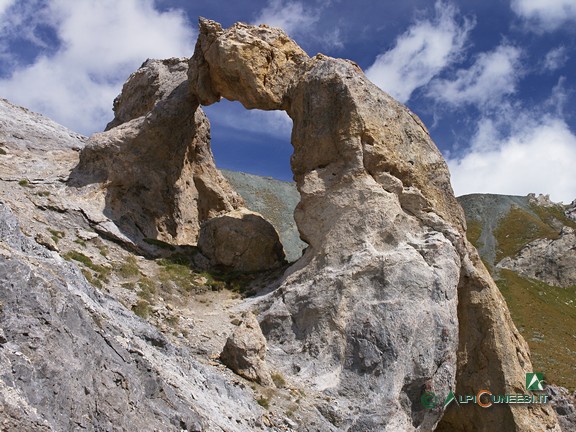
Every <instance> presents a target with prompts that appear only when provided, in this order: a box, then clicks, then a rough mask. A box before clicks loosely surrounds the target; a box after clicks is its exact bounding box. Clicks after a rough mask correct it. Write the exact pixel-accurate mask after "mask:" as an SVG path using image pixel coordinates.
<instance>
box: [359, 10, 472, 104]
mask: <svg viewBox="0 0 576 432" xmlns="http://www.w3.org/2000/svg"><path fill="white" fill-rule="evenodd" d="M457 15H458V10H457V9H456V7H455V6H454V5H452V4H449V3H445V2H443V1H437V2H436V4H435V16H434V18H433V19H426V20H419V21H416V23H414V24H413V25H412V26H411V27H410V28H409V29H408V30H406V32H404V33H403V34H402V35H400V36H399V37H398V38H397V39H396V43H395V45H394V47H393V48H392V49H391V50H389V51H387V52H385V53H383V54H380V55H379V56H377V57H376V60H375V62H374V63H373V64H372V65H371V66H370V67H369V68H368V69H367V70H366V75H367V76H368V78H370V79H371V80H372V81H373V82H374V83H375V84H376V85H377V86H379V87H380V88H382V89H383V90H385V91H387V92H388V93H390V94H391V95H392V96H393V97H395V98H396V99H398V100H399V101H401V102H407V101H408V100H409V99H410V96H411V95H412V92H413V91H414V90H416V89H417V88H419V87H422V86H424V85H426V84H428V83H429V82H430V80H431V79H432V78H434V77H435V76H436V75H438V74H439V73H440V72H441V71H442V70H443V69H445V68H446V67H448V66H449V65H451V64H453V63H454V62H455V61H456V60H458V59H459V58H460V56H461V54H462V53H463V51H464V48H465V43H466V40H467V37H468V34H469V32H470V30H471V29H472V28H473V26H474V23H473V21H471V20H470V19H463V20H460V21H461V22H459V20H458V19H457Z"/></svg>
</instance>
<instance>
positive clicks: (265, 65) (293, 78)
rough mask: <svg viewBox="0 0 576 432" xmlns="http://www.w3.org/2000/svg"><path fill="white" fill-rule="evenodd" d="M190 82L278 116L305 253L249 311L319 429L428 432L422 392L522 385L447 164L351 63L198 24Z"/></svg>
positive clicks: (411, 118)
mask: <svg viewBox="0 0 576 432" xmlns="http://www.w3.org/2000/svg"><path fill="white" fill-rule="evenodd" d="M189 79H190V86H191V92H192V94H194V95H197V96H198V98H199V101H200V103H202V104H210V103H213V102H216V101H218V100H219V99H220V97H226V98H228V99H231V100H238V101H240V102H241V103H242V104H243V105H244V106H245V107H247V108H260V109H284V110H286V111H287V113H288V114H289V115H290V117H291V118H292V120H293V123H294V128H293V133H292V143H293V145H294V155H293V156H292V159H291V164H292V169H293V172H294V178H295V180H296V183H297V187H298V191H299V192H300V195H301V201H300V203H299V204H298V206H297V208H296V213H295V218H296V222H297V225H298V229H299V231H300V235H301V238H302V239H303V240H305V241H306V242H307V243H308V244H309V247H308V249H307V250H306V253H305V254H304V257H303V258H302V259H301V260H300V261H298V262H297V263H296V264H295V265H294V266H293V267H292V268H291V269H290V270H289V271H288V272H287V274H286V275H285V277H284V279H283V280H282V281H281V283H280V286H279V288H278V289H277V290H275V291H274V292H272V293H270V294H269V295H267V296H265V297H263V298H262V299H260V300H259V301H258V302H257V308H258V309H259V310H260V315H259V319H260V325H261V328H262V331H263V333H264V335H265V336H266V338H267V340H268V344H269V355H268V361H269V363H271V364H272V365H273V367H274V368H275V369H278V370H280V371H281V372H282V373H283V374H285V375H286V376H288V377H289V379H290V380H291V381H294V382H298V383H300V384H301V385H305V386H309V387H310V388H312V389H314V390H316V391H322V392H324V394H326V395H327V396H328V397H331V398H333V400H335V401H337V403H331V402H326V403H319V404H318V409H319V410H320V412H322V413H323V415H324V416H325V418H326V419H327V420H328V421H330V423H332V424H333V425H334V426H335V427H336V428H338V429H342V430H383V431H384V430H390V431H397V430H431V429H433V428H434V427H435V426H436V424H437V423H438V422H439V420H440V417H441V416H442V412H441V411H438V410H426V409H424V408H423V407H422V405H421V403H420V396H421V394H422V393H423V392H424V391H425V390H431V391H434V392H436V393H438V394H447V393H448V391H449V389H450V388H453V386H454V384H455V381H456V390H457V392H460V391H461V392H462V393H464V392H465V391H466V390H469V389H471V388H473V389H476V390H477V389H479V388H483V387H485V386H486V385H490V388H491V389H492V390H493V391H496V392H502V393H504V392H511V391H513V390H515V389H519V388H522V387H523V386H524V378H525V376H524V372H527V371H531V365H530V359H529V354H528V349H527V346H526V344H525V342H524V341H523V339H522V338H521V336H520V335H519V334H518V332H517V330H516V328H515V327H514V325H513V323H512V321H511V319H510V316H509V313H508V310H507V308H506V305H505V303H504V301H503V299H502V297H501V295H500V293H499V291H498V289H497V288H496V286H495V284H494V283H493V281H492V279H491V278H490V276H489V274H488V273H487V271H486V269H485V268H484V266H483V265H482V263H481V262H480V260H479V258H478V255H477V254H476V252H475V250H474V248H473V247H472V246H470V245H469V244H468V243H467V242H466V240H465V237H464V225H465V224H464V217H463V214H462V211H461V208H460V207H459V206H458V204H457V202H456V200H455V198H454V195H453V193H452V189H451V187H450V182H449V175H448V170H447V167H446V164H445V162H444V160H443V159H442V157H441V155H440V153H439V151H438V149H437V148H436V147H435V145H434V144H433V143H432V141H431V140H430V137H429V134H428V132H427V130H426V128H425V127H424V126H423V125H422V123H421V122H420V120H418V118H417V117H416V116H415V115H414V114H413V113H411V112H410V111H409V110H408V109H407V108H406V107H404V106H402V105H400V104H399V103H398V102H396V101H394V100H393V99H392V98H391V97H390V96H388V95H387V94H385V93H384V92H382V91H381V90H379V89H378V88H377V87H376V86H374V85H373V84H372V83H370V82H369V81H368V80H367V79H366V77H365V76H364V74H363V73H362V71H361V70H360V69H359V67H358V66H357V65H355V64H354V63H352V62H349V61H346V60H339V59H333V58H329V57H326V56H323V55H317V56H316V57H314V58H308V57H307V56H306V54H305V53H304V52H303V51H302V50H301V49H300V48H299V47H298V46H297V45H296V44H295V43H294V42H292V41H291V40H290V39H289V38H288V37H287V36H286V35H285V34H284V33H283V32H282V31H280V30H277V29H272V28H269V27H266V26H260V27H251V26H247V25H244V24H236V25H234V26H232V27H231V28H229V29H226V30H224V29H222V28H221V27H220V25H219V24H217V23H215V22H212V21H208V20H201V22H200V36H199V39H198V42H197V46H196V51H195V53H194V56H193V57H192V59H191V61H190V69H189ZM478 329H481V331H478ZM456 353H458V354H457V355H455V354H456ZM383 388H385V389H386V391H385V392H383V391H382V389H383ZM544 425H545V427H549V428H554V427H557V423H556V420H555V416H554V413H553V412H552V411H551V410H550V409H549V408H547V407H541V408H537V409H524V408H522V409H521V410H520V409H516V408H514V407H511V406H507V407H502V409H500V410H493V411H491V412H489V413H486V412H483V413H479V412H476V411H474V410H467V411H466V412H458V413H457V415H456V414H454V415H448V413H447V415H446V416H445V417H444V420H443V422H442V425H441V427H442V428H444V429H445V430H467V431H470V430H494V428H497V429H506V428H507V429H510V430H513V429H518V430H526V431H529V430H541V429H542V428H543V427H544Z"/></svg>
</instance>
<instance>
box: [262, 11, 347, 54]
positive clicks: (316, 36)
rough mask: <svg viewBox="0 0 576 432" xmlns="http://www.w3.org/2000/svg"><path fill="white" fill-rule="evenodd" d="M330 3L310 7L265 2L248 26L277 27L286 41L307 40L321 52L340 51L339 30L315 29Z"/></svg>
mask: <svg viewBox="0 0 576 432" xmlns="http://www.w3.org/2000/svg"><path fill="white" fill-rule="evenodd" d="M331 3H332V2H331V0H316V2H314V3H312V2H307V3H303V2H300V1H290V0H268V3H267V4H266V6H265V7H264V9H262V10H261V11H260V12H259V13H258V14H257V15H256V18H255V19H254V21H253V22H252V24H254V25H259V24H267V25H269V26H272V27H279V28H281V29H282V30H284V31H285V32H286V33H287V34H288V35H290V37H293V38H297V39H298V40H300V41H302V40H304V39H308V40H312V41H314V42H316V43H318V44H320V45H321V46H322V47H323V48H324V49H340V48H343V46H344V42H343V40H342V34H341V32H340V29H339V28H331V29H329V30H325V29H323V28H322V27H321V26H315V24H316V23H317V22H318V21H319V20H320V17H321V15H322V11H323V10H324V9H325V8H327V7H328V6H330V5H331ZM311 4H312V6H311Z"/></svg>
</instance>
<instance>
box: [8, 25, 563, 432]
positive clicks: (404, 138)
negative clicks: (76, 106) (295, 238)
mask: <svg viewBox="0 0 576 432" xmlns="http://www.w3.org/2000/svg"><path fill="white" fill-rule="evenodd" d="M221 97H226V98H229V99H234V100H239V101H240V102H242V103H243V104H244V106H246V107H248V108H261V109H284V110H286V111H287V112H288V114H289V115H290V117H291V118H292V120H293V122H294V130H293V134H292V137H293V145H294V155H293V157H292V160H291V163H292V168H293V171H294V177H295V180H296V183H297V188H298V192H299V193H300V195H301V201H300V203H299V204H298V206H297V207H296V211H295V217H296V222H297V224H298V229H299V233H300V236H301V238H302V239H303V240H305V241H306V242H307V243H308V245H309V246H308V248H307V249H306V251H305V253H304V256H303V257H302V258H301V259H300V260H298V261H297V262H296V263H295V264H294V265H293V266H292V267H290V268H289V270H288V271H287V272H286V273H285V274H284V275H283V276H282V277H281V278H280V280H276V281H274V282H273V283H271V284H270V285H269V286H267V287H266V288H267V289H266V290H263V291H260V292H259V295H258V296H255V297H252V298H246V299H242V298H241V297H240V296H236V297H235V298H234V299H233V301H234V302H235V303H231V304H233V305H234V306H231V304H226V305H224V304H220V303H214V304H213V305H212V307H213V308H214V310H210V311H209V314H208V313H207V314H205V315H204V316H203V318H207V319H203V318H202V319H198V320H196V321H194V319H195V318H196V317H195V316H194V314H195V313H196V312H197V311H199V310H200V309H191V310H188V309H187V308H189V307H190V303H186V302H185V300H187V299H189V297H190V296H192V295H194V292H195V291H196V290H200V288H202V286H203V285H202V286H199V285H196V284H195V283H193V282H196V281H200V280H203V282H198V283H199V284H208V283H209V281H208V277H207V275H201V274H194V275H192V274H191V271H190V269H189V268H188V267H187V266H186V265H183V264H182V263H183V262H184V261H181V259H182V258H183V257H182V256H180V255H177V254H176V255H170V254H171V250H172V249H171V248H174V246H173V245H170V244H169V245H166V244H165V243H162V242H156V244H157V245H160V246H162V247H166V248H167V249H166V257H167V258H166V259H164V260H158V261H154V260H149V259H146V258H144V257H136V256H134V255H131V254H130V252H129V251H127V250H124V249H123V250H120V249H121V248H120V246H118V245H117V244H116V243H115V242H120V243H122V244H123V245H126V244H131V243H130V242H131V241H135V242H138V241H139V239H142V238H144V237H151V238H154V239H156V240H165V241H167V242H170V243H184V244H193V243H194V242H195V241H196V238H197V236H198V233H199V230H200V225H201V222H204V221H206V220H208V219H210V218H213V217H216V222H215V223H216V224H218V223H220V222H221V221H222V220H223V218H224V217H225V216H222V215H223V214H226V213H236V212H235V209H236V208H239V207H240V201H239V199H238V198H237V196H236V195H235V194H234V193H233V192H231V191H230V190H229V189H228V186H227V183H226V182H225V181H224V180H223V179H222V177H221V176H220V175H219V174H218V173H217V171H216V170H215V168H214V164H213V160H212V156H211V153H210V149H209V145H208V122H207V120H206V118H205V116H204V115H203V113H202V112H201V111H200V110H199V108H198V106H199V103H202V104H209V103H214V102H216V101H218V100H219V99H220V98H221ZM115 108H116V119H115V120H114V121H113V122H112V123H111V124H110V125H109V129H108V130H107V131H106V132H103V133H102V134H97V135H95V136H94V137H92V138H91V139H90V140H89V142H88V145H87V147H86V148H84V149H83V150H82V152H81V154H80V163H79V165H78V167H77V168H76V169H75V171H74V172H73V174H72V176H71V178H70V179H69V181H68V183H67V184H62V181H60V180H64V179H66V178H67V176H68V172H69V170H70V168H71V167H72V166H73V165H74V163H75V162H76V161H77V160H78V150H80V148H82V147H83V146H84V139H83V138H81V137H73V136H71V135H69V136H68V137H66V136H64V135H65V131H63V130H60V129H58V128H53V130H54V131H57V132H58V133H61V134H62V135H58V136H62V139H63V144H62V148H60V149H58V151H60V152H61V153H62V160H63V162H64V163H62V164H61V165H59V164H58V163H56V160H57V159H50V158H51V157H52V154H50V153H49V151H48V149H49V146H48V144H47V143H46V144H44V146H45V147H44V149H45V150H46V151H37V152H35V153H34V152H28V153H26V152H24V151H22V152H20V153H21V154H20V155H19V156H16V154H17V153H18V152H17V151H14V150H13V149H17V148H18V146H20V147H21V148H22V149H25V148H26V147H27V146H29V144H27V143H25V142H24V141H25V140H24V139H23V138H22V139H21V138H17V137H15V136H12V137H9V144H10V146H7V147H6V148H7V150H4V144H1V148H2V149H3V151H4V152H5V153H7V154H0V158H2V157H4V156H9V157H10V158H11V159H10V160H9V161H13V162H17V163H22V164H23V167H25V169H20V167H18V166H17V165H16V166H15V167H14V168H7V171H6V172H8V174H4V171H2V173H0V177H1V176H5V178H3V177H2V178H0V180H1V181H0V187H1V188H2V192H3V193H4V192H5V191H6V192H8V193H5V194H3V195H2V199H3V200H6V201H8V202H9V206H4V205H0V288H1V289H0V296H1V297H0V328H1V329H2V332H0V366H1V370H2V371H3V374H2V376H0V414H1V416H0V419H1V421H3V422H4V423H2V426H1V428H2V429H6V430H9V431H12V430H18V431H19V430H27V429H33V430H42V429H45V430H73V429H77V428H84V429H87V430H108V429H118V430H133V429H135V428H136V429H143V430H144V429H146V430H147V429H158V430H182V429H186V430H230V431H252V430H264V429H267V430H299V431H337V430H348V431H356V430H358V431H373V430H378V431H399V430H402V431H416V430H418V431H429V430H434V429H437V430H449V431H488V430H519V431H536V430H545V429H546V430H550V431H558V424H557V420H556V415H555V413H554V411H553V410H552V409H551V408H550V407H549V406H545V405H534V406H530V407H525V406H523V407H517V406H515V405H502V406H499V407H494V409H491V410H483V409H481V408H479V407H470V409H466V410H464V409H462V410H457V408H456V407H454V406H451V407H450V408H449V410H447V411H446V412H443V409H442V408H441V407H435V408H434V409H428V408H426V407H424V406H423V405H422V403H421V396H422V395H423V394H424V393H425V392H427V391H432V392H434V393H436V394H437V395H438V396H439V397H440V398H441V399H443V397H444V396H445V395H446V394H447V393H448V391H449V390H450V389H455V391H456V393H457V394H476V392H477V391H478V390H479V389H483V388H486V387H489V389H490V390H491V391H492V392H493V393H497V394H505V393H517V392H523V391H524V390H523V389H524V385H525V375H524V373H525V372H531V371H532V366H531V363H530V357H529V353H528V348H527V346H526V343H525V342H524V340H523V339H522V337H521V336H520V335H519V334H518V332H517V330H516V328H515V327H514V325H513V324H512V321H511V319H510V315H509V313H508V310H507V307H506V304H505V303H504V301H503V299H502V297H501V295H500V294H499V291H498V289H497V288H496V286H495V285H494V283H493V281H492V279H491V278H490V276H489V275H488V273H487V270H486V269H485V267H484V266H483V264H482V263H481V261H480V258H479V256H478V254H477V253H476V251H475V249H474V248H473V247H472V246H471V245H470V244H469V243H468V242H467V241H466V239H465V223H464V218H463V214H462V211H461V208H460V207H459V206H458V204H457V202H456V200H455V198H454V196H453V193H452V190H451V187H450V183H449V175H448V170H447V167H446V164H445V162H444V161H443V159H442V157H441V155H440V153H439V151H438V149H437V148H436V147H435V145H434V144H433V142H432V141H431V139H430V137H429V134H428V132H427V130H426V128H425V127H424V126H423V124H422V123H421V122H420V120H419V119H418V118H417V117H416V116H415V115H414V114H413V113H411V112H410V111H409V110H408V109H407V108H406V107H404V106H402V105H401V104H399V103H398V102H396V101H394V100H393V99H392V98H391V97H390V96H388V95H387V94H385V93H383V92H382V91H380V90H379V89H378V88H376V87H375V86H374V85H373V84H371V83H370V82H369V81H368V80H367V79H366V77H365V76H364V74H363V73H362V71H361V70H360V69H359V68H358V66H357V65H355V64H354V63H353V62H350V61H346V60H340V59H333V58H330V57H326V56H323V55H317V56H315V57H313V58H309V57H308V56H307V55H306V54H305V53H304V51H303V50H302V49H300V48H299V47H298V46H297V45H296V44H295V43H294V42H293V41H291V40H290V39H289V38H288V37H287V36H286V34H284V33H283V32H282V31H280V30H278V29H272V28H270V27H267V26H260V27H252V26H247V25H244V24H236V25H234V26H233V27H231V28H230V29H227V30H224V29H222V27H221V26H220V25H219V24H217V23H215V22H212V21H207V20H203V21H201V25H200V37H199V39H198V43H197V47H196V52H195V54H194V56H193V57H192V59H191V60H190V62H189V67H188V65H187V64H186V62H185V61H183V60H180V59H171V60H164V61H149V62H146V63H145V64H144V65H143V67H142V68H141V69H140V70H139V71H138V72H136V74H134V75H133V76H132V77H131V78H130V80H129V82H128V83H127V84H126V87H125V92H123V94H122V95H121V96H120V97H119V98H118V99H117V101H116V102H115ZM16 117H17V116H16ZM0 126H3V124H0ZM10 127H11V129H10V131H14V133H12V132H11V134H12V135H14V134H15V133H16V132H15V129H13V128H12V126H10ZM0 132H1V133H4V129H2V128H0ZM20 141H23V142H20ZM72 143H76V144H74V145H72ZM52 145H53V147H58V146H55V145H54V144H52ZM13 153H14V154H13ZM30 155H33V156H34V158H33V160H32V162H31V163H28V164H27V162H26V160H27V158H29V157H30ZM47 160H49V161H50V163H46V161H47ZM0 161H1V159H0ZM9 165H10V163H4V162H2V167H3V168H4V166H7V167H9ZM31 166H32V167H33V169H37V168H39V169H41V170H43V171H40V170H38V173H39V174H38V175H39V176H40V175H42V176H44V175H45V176H47V177H49V178H50V179H51V180H52V182H51V183H49V186H50V188H51V189H50V191H48V192H49V193H50V194H51V195H49V196H46V195H45V192H47V191H44V190H35V189H31V188H30V187H29V186H35V185H37V184H40V182H42V181H43V180H42V179H41V178H33V179H29V178H28V175H32V173H33V172H34V171H33V169H32V168H30V167H31ZM9 169H10V171H8V170H9ZM22 173H25V175H23V174H22ZM55 173H56V174H55ZM23 177H24V178H23ZM20 179H21V180H20ZM23 180H25V181H23ZM31 180H32V183H33V184H32V185H30V184H29V183H30V181H31ZM19 188H20V189H19ZM23 197H25V199H23ZM8 207H10V208H11V209H12V210H9V209H8ZM42 212H46V215H44V214H42ZM238 213H239V214H241V215H242V214H244V212H243V211H240V212H238ZM14 214H16V215H17V217H18V218H19V219H21V220H25V221H26V226H25V227H24V228H25V230H26V231H27V233H28V234H29V237H28V236H26V235H23V234H22V233H21V232H20V230H19V228H18V223H17V220H16V217H15V216H14ZM240 219H241V218H240ZM51 223H52V224H54V225H50V224H51ZM40 225H41V229H40ZM209 225H210V221H208V222H206V225H205V226H209ZM224 225H225V224H222V225H221V228H223V227H224ZM47 227H48V229H46V228H47ZM55 227H57V228H60V227H62V228H61V229H62V230H63V231H58V230H56V229H54V228H55ZM79 229H81V230H80V231H78V230H79ZM93 231H94V232H93ZM46 232H48V233H50V237H48V234H46ZM40 233H42V234H43V235H38V234H40ZM97 233H105V234H106V236H107V237H106V238H112V239H113V240H114V242H108V243H104V241H105V239H106V238H103V237H101V236H99V235H96V234H97ZM34 238H37V239H38V241H37V242H35V241H33V240H32V239H34ZM50 240H52V242H50ZM97 241H99V242H100V243H97ZM106 241H107V240H106ZM234 243H235V242H234ZM219 244H220V245H222V244H225V243H223V242H222V241H220V242H219ZM72 245H73V246H72ZM54 246H57V248H58V249H59V250H61V251H64V250H67V253H66V257H67V258H69V259H71V260H73V261H74V262H76V263H77V264H74V263H71V262H65V261H64V260H63V259H62V258H61V257H59V256H58V255H57V253H56V252H55V251H50V250H49V249H48V248H49V247H52V248H53V249H56V247H54ZM230 246H231V247H232V248H233V247H236V245H235V244H234V245H232V244H231V245H230ZM71 247H74V248H76V247H77V248H78V249H80V248H82V249H80V251H78V250H76V249H71ZM273 249H274V247H273ZM130 250H132V249H130ZM274 250H275V249H274ZM62 253H64V252H62ZM110 254H117V255H116V256H117V257H118V259H119V261H118V262H116V261H112V260H108V258H106V257H107V256H109V255H110ZM207 254H208V255H209V253H207ZM233 255H234V256H236V253H234V254H233ZM240 255H242V254H240ZM222 256H224V257H226V255H225V253H224V252H223V255H222ZM127 258H131V259H127ZM184 258H187V257H186V256H185V257H184ZM93 260H94V261H93ZM79 266H81V267H82V272H80V269H79V268H78V267H79ZM112 273H114V275H113V276H112V275H111V274H112ZM154 277H157V278H158V281H156V280H155V279H154ZM108 278H109V279H108ZM192 279H193V280H192ZM89 280H91V281H92V283H89V282H88V281H89ZM156 282H158V283H156ZM211 282H212V283H214V285H212V287H213V288H214V289H218V287H219V286H218V285H217V284H216V283H215V282H216V281H211ZM96 286H99V287H100V288H99V289H96ZM204 288H206V289H207V287H204ZM220 288H221V286H220ZM154 290H156V291H154ZM120 291H122V293H121V294H119V292H120ZM102 292H104V293H105V294H103V293H102ZM126 292H127V293H126ZM114 296H117V297H119V298H121V299H123V302H122V303H121V302H118V301H116V300H114V299H113V297H114ZM152 299H155V300H157V301H158V303H159V304H154V305H153V304H151V301H152ZM168 299H171V300H173V301H174V300H175V301H174V302H173V304H169V303H168V301H169V300H168ZM148 300H150V301H148ZM202 300H203V302H204V303H203V304H204V306H203V309H202V310H204V311H206V309H208V310H209V309H210V302H211V301H212V300H213V298H212V297H208V298H203V299H202ZM229 300H232V296H230V298H229ZM131 302H132V303H131ZM136 302H137V303H136ZM179 302H180V303H179ZM163 303H164V304H163ZM174 304H178V307H180V309H179V310H180V313H181V316H185V315H187V316H185V318H186V319H190V320H191V324H190V325H189V326H188V327H187V329H185V328H182V329H178V331H176V330H174V331H171V330H169V329H168V328H167V327H166V326H165V325H164V324H163V325H162V326H160V325H159V328H162V327H163V328H164V329H165V330H164V333H160V332H159V331H158V330H157V329H155V328H154V327H152V326H151V325H149V324H148V323H146V322H145V321H143V320H142V319H140V318H137V317H136V316H135V315H134V314H133V313H132V312H131V310H134V311H136V312H138V313H140V315H142V316H146V315H147V314H150V315H154V316H158V317H161V316H165V317H169V318H170V322H171V323H172V324H171V325H175V324H174V323H176V322H177V321H178V318H180V317H181V316H179V315H176V316H175V315H174V314H173V313H172V312H173V311H174V307H175V305H174ZM138 306H141V308H138ZM168 306H169V307H168ZM249 311H252V312H253V313H254V314H255V315H256V316H257V320H258V321H259V322H256V320H255V319H254V317H253V316H252V315H250V313H249ZM169 312H170V314H168V313H169ZM241 313H245V315H244V323H242V320H239V321H238V318H237V317H238V316H239V315H241ZM191 316H192V317H191ZM149 319H150V320H152V319H153V318H152V317H149ZM229 320H231V322H228V321H229ZM233 323H236V324H239V326H238V327H237V328H235V329H234V330H232V331H231V330H230V327H232V325H233ZM180 330H182V331H180ZM184 330H187V331H188V330H192V335H190V334H188V336H185V335H184ZM230 334H231V336H230V337H229V338H228V335H230ZM187 338H188V339H187ZM227 338H228V339H227ZM190 339H194V340H192V341H191V340H190ZM176 341H177V342H176ZM203 341H204V342H206V345H209V347H208V348H209V349H206V348H204V347H202V346H201V345H202V344H203ZM191 347H192V348H193V349H191ZM223 347H225V348H223ZM203 348H204V350H203ZM219 353H221V355H220V358H221V359H222V360H223V361H224V362H225V363H226V364H227V365H228V366H229V368H230V369H232V370H234V371H235V372H236V373H237V374H241V375H242V374H243V375H244V376H247V377H248V378H250V379H253V380H256V381H257V382H260V383H262V384H265V385H269V386H270V388H264V389H263V388H262V387H261V386H259V385H257V384H253V383H249V385H247V384H248V383H246V382H245V381H244V380H243V378H241V377H239V376H237V375H234V374H233V373H232V372H231V371H229V370H228V369H226V368H225V367H224V366H223V365H222V364H219V363H217V362H214V359H215V358H216V357H218V354H219ZM269 371H274V372H275V374H274V375H275V376H277V377H282V381H283V382H284V384H285V386H286V388H284V389H283V388H282V387H283V385H279V386H278V388H271V387H272V385H271V383H270V381H269V375H268V374H269ZM279 382H280V380H279ZM256 392H259V393H256ZM271 398H274V399H273V402H272V403H268V402H269V400H270V399H271ZM264 406H267V407H268V408H267V409H268V410H269V412H267V413H266V415H264V410H263V407H264ZM289 412H290V413H292V415H293V416H294V417H293V418H291V419H288V418H287V416H289V414H288V413H289ZM283 417H284V418H283Z"/></svg>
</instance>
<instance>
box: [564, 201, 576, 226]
mask: <svg viewBox="0 0 576 432" xmlns="http://www.w3.org/2000/svg"><path fill="white" fill-rule="evenodd" d="M565 213H566V216H567V217H568V218H570V219H572V220H573V221H576V199H575V200H574V201H572V202H571V203H570V204H569V205H568V207H567V208H566V211H565Z"/></svg>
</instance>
